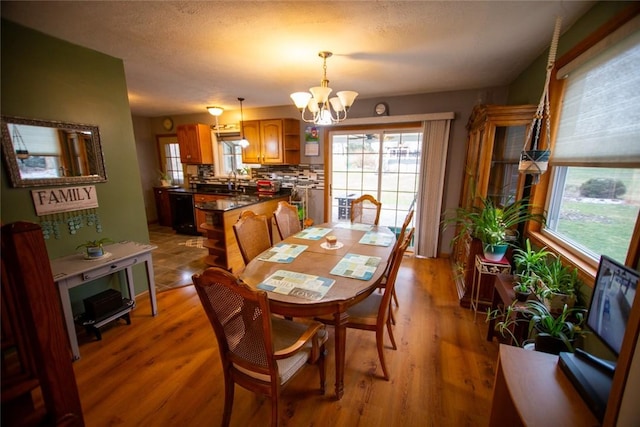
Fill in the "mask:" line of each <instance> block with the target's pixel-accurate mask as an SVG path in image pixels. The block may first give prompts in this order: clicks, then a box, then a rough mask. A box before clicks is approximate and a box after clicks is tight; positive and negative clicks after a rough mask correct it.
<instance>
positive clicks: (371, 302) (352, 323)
mask: <svg viewBox="0 0 640 427" xmlns="http://www.w3.org/2000/svg"><path fill="white" fill-rule="evenodd" d="M412 237H413V229H411V230H410V231H409V233H408V234H407V235H406V236H405V239H404V240H403V242H402V243H401V244H400V246H398V248H397V249H396V254H395V255H394V261H393V265H392V266H391V271H390V272H389V277H388V278H387V285H386V287H385V289H384V292H383V293H382V294H379V293H377V292H373V293H372V294H371V295H369V296H368V297H367V298H365V299H364V300H362V301H361V302H359V303H358V304H356V305H354V306H352V307H350V308H348V309H347V314H348V318H347V324H346V327H347V328H352V329H361V330H365V331H374V332H375V333H376V346H377V348H378V358H379V359H380V365H381V366H382V372H383V374H384V379H385V380H387V381H389V370H388V369H387V364H386V362H385V359H384V330H385V327H386V329H387V331H388V333H389V339H390V340H391V345H392V347H393V349H394V350H396V349H397V348H398V347H397V346H396V340H395V338H394V337H393V331H392V329H391V319H390V317H389V308H390V306H391V295H393V289H394V286H395V283H396V277H397V275H398V270H399V269H400V264H402V258H403V255H404V252H405V251H406V250H407V246H409V243H410V242H411V238H412ZM316 320H318V321H320V322H323V323H326V324H329V325H331V324H335V319H334V318H333V316H326V317H325V316H322V317H318V318H316Z"/></svg>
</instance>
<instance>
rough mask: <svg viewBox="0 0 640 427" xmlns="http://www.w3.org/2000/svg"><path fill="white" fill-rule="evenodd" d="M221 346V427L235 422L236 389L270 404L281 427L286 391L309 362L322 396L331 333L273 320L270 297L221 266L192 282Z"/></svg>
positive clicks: (316, 325)
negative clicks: (280, 404)
mask: <svg viewBox="0 0 640 427" xmlns="http://www.w3.org/2000/svg"><path fill="white" fill-rule="evenodd" d="M192 280H193V283H194V286H195V288H196V292H197V293H198V297H199V298H200V302H201V303H202V306H203V308H204V311H205V312H206V314H207V317H208V318H209V321H210V323H211V325H212V326H213V330H214V332H215V334H216V339H217V341H218V349H219V351H220V360H221V362H222V372H223V373H224V390H225V392H224V412H223V415H222V426H228V425H229V422H230V421H231V409H232V407H233V397H234V388H235V384H238V385H239V386H241V387H244V388H246V389H247V390H250V391H252V392H254V393H258V394H261V395H264V396H267V397H268V398H270V399H271V425H272V426H277V425H278V400H279V396H280V392H281V390H282V388H283V387H284V386H286V384H287V383H289V381H290V380H291V379H292V378H293V377H294V375H295V374H297V373H298V372H299V371H300V370H301V369H302V368H303V367H304V365H305V364H306V363H315V364H317V366H318V371H319V373H320V393H321V394H324V384H325V371H324V345H325V342H326V341H327V336H328V334H327V331H326V330H325V327H324V325H323V324H321V323H319V322H315V321H292V320H287V319H282V318H279V317H275V316H272V315H271V311H270V309H269V300H268V298H267V292H265V291H255V290H253V289H251V288H250V287H249V286H247V285H246V284H245V283H244V282H242V281H241V280H240V279H238V278H236V277H235V276H234V275H233V274H232V273H229V272H228V271H226V270H225V269H223V268H220V267H209V268H207V269H206V270H204V272H203V273H201V274H194V275H193V277H192Z"/></svg>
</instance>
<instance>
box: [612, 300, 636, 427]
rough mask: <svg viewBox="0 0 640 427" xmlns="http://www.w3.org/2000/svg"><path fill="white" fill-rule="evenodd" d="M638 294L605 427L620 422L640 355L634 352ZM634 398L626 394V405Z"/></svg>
mask: <svg viewBox="0 0 640 427" xmlns="http://www.w3.org/2000/svg"><path fill="white" fill-rule="evenodd" d="M638 295H639V294H638V292H636V297H635V299H634V301H633V305H632V306H631V307H632V309H631V314H630V316H629V320H628V321H627V329H626V330H625V333H624V338H623V339H622V348H621V349H620V354H619V356H618V362H617V364H616V370H615V373H614V374H613V382H612V383H611V391H610V392H609V400H608V401H607V411H606V412H605V414H604V422H603V426H604V427H613V426H616V425H617V424H618V416H619V414H620V407H621V405H622V398H623V397H624V395H625V388H626V386H627V379H628V377H629V371H630V370H631V364H632V362H633V359H634V358H636V357H640V356H635V354H634V353H635V349H636V348H637V347H638V336H639V335H640V296H638ZM627 393H628V392H627ZM633 399H634V397H632V396H630V395H627V396H626V407H629V405H630V403H629V402H630V401H632V400H633Z"/></svg>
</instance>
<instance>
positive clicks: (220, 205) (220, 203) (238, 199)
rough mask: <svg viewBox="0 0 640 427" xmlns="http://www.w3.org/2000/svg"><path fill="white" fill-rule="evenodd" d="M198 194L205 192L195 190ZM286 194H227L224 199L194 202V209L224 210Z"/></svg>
mask: <svg viewBox="0 0 640 427" xmlns="http://www.w3.org/2000/svg"><path fill="white" fill-rule="evenodd" d="M197 193H198V194H206V193H201V192H197ZM286 196H287V194H274V195H273V196H255V195H246V194H243V195H235V196H229V197H228V198H225V199H219V200H216V201H213V202H207V203H196V204H195V207H196V209H200V210H203V211H217V212H226V211H230V210H233V209H239V208H242V207H245V206H249V205H255V204H256V203H261V202H265V201H267V200H273V199H277V198H281V197H286Z"/></svg>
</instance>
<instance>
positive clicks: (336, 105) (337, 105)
mask: <svg viewBox="0 0 640 427" xmlns="http://www.w3.org/2000/svg"><path fill="white" fill-rule="evenodd" d="M329 102H330V103H331V107H332V108H333V110H334V111H337V112H342V111H344V106H343V105H342V102H340V99H339V98H338V97H337V96H334V97H333V98H329Z"/></svg>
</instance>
